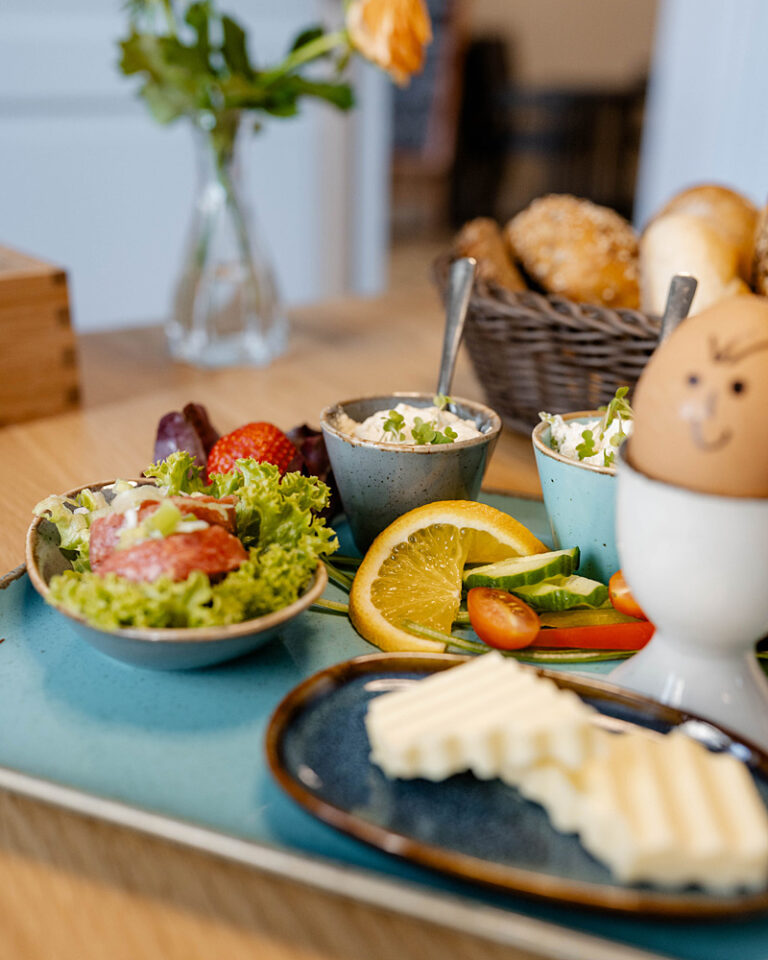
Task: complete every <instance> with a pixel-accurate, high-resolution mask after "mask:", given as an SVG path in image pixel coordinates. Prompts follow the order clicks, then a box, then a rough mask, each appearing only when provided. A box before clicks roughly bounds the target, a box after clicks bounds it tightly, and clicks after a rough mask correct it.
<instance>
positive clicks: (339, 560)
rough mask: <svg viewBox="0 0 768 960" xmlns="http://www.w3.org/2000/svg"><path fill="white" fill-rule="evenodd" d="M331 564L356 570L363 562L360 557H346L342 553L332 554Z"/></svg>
mask: <svg viewBox="0 0 768 960" xmlns="http://www.w3.org/2000/svg"><path fill="white" fill-rule="evenodd" d="M333 562H334V564H336V566H337V567H354V568H355V569H357V568H358V567H359V566H360V564H361V563H362V562H363V561H362V559H361V558H360V557H348V556H345V554H343V553H334V555H333Z"/></svg>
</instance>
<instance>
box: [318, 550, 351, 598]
mask: <svg viewBox="0 0 768 960" xmlns="http://www.w3.org/2000/svg"><path fill="white" fill-rule="evenodd" d="M323 563H324V564H325V569H326V570H327V571H328V579H329V580H330V581H331V582H332V583H335V584H336V586H337V587H341V589H342V590H346V591H347V593H349V591H350V588H351V587H352V577H350V576H349V574H347V573H344V571H343V570H337V569H336V567H334V565H333V564H332V563H331V562H330V561H329V560H326V559H325V557H323Z"/></svg>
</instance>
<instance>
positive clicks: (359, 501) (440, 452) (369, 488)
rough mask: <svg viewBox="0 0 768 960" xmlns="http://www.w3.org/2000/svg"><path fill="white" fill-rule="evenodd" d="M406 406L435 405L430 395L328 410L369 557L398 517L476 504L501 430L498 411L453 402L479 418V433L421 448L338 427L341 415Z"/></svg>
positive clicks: (341, 481)
mask: <svg viewBox="0 0 768 960" xmlns="http://www.w3.org/2000/svg"><path fill="white" fill-rule="evenodd" d="M400 402H403V403H407V404H410V405H411V406H414V407H430V406H432V404H433V397H432V394H426V393H391V394H382V395H379V396H376V397H364V398H362V399H359V400H346V401H344V402H342V403H336V404H334V405H333V406H330V407H327V408H326V409H325V410H323V412H322V414H321V417H320V422H321V426H322V428H323V435H324V436H325V444H326V447H327V448H328V457H329V459H330V461H331V467H332V468H333V475H334V477H335V479H336V484H337V486H338V488H339V494H340V496H341V502H342V505H343V507H344V512H345V513H346V515H347V519H348V521H349V526H350V529H351V530H352V536H353V537H354V540H355V544H356V546H357V548H358V550H360V551H361V552H365V551H366V550H367V549H368V547H369V546H370V545H371V543H372V542H373V540H374V539H375V538H376V537H377V536H378V534H379V533H381V531H382V530H383V529H384V528H385V527H388V526H389V524H390V523H393V522H394V521H395V520H397V518H398V517H399V516H402V514H404V513H407V512H408V511H409V510H413V509H414V508H415V507H421V506H423V505H424V504H426V503H433V502H434V501H436V500H476V499H477V495H478V494H479V492H480V484H481V483H482V480H483V474H484V473H485V468H486V466H487V465H488V461H489V459H490V456H491V453H492V452H493V448H494V446H495V445H496V441H497V439H498V437H499V433H500V431H501V420H500V419H499V416H498V414H496V413H494V411H493V410H491V409H490V408H489V407H486V406H484V405H483V404H482V403H476V402H474V401H472V400H461V399H459V398H457V397H454V398H452V401H451V406H450V409H451V412H452V413H455V414H456V415H457V416H459V417H461V418H462V419H465V420H472V421H474V423H475V425H476V427H477V429H478V430H480V436H478V437H473V438H471V439H469V440H460V441H457V442H455V443H445V444H438V445H436V446H431V445H417V444H405V443H384V442H379V441H374V440H359V439H357V438H356V437H351V436H349V434H347V433H345V432H344V431H343V430H342V429H340V426H339V421H340V418H341V414H346V415H347V416H348V417H351V418H352V419H353V420H356V421H357V422H358V423H360V422H362V421H363V420H365V419H366V418H367V417H369V416H370V415H371V414H373V413H376V412H377V411H378V410H387V409H390V408H391V407H394V406H396V405H397V404H398V403H400Z"/></svg>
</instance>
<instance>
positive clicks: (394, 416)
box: [384, 410, 405, 440]
mask: <svg viewBox="0 0 768 960" xmlns="http://www.w3.org/2000/svg"><path fill="white" fill-rule="evenodd" d="M404 426H405V417H404V416H403V415H402V413H398V412H397V410H390V411H389V417H388V418H387V419H386V420H385V421H384V432H385V433H391V434H393V435H394V436H395V437H397V439H398V440H405V434H404V433H403V432H402V430H403V427H404Z"/></svg>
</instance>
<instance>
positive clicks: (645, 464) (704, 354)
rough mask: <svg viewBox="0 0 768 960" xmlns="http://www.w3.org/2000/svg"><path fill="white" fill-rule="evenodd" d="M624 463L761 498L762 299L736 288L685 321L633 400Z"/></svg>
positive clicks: (767, 350) (766, 493) (669, 479)
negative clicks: (729, 295)
mask: <svg viewBox="0 0 768 960" xmlns="http://www.w3.org/2000/svg"><path fill="white" fill-rule="evenodd" d="M632 406H633V408H634V411H635V422H634V428H633V433H632V437H631V438H630V440H629V441H628V446H627V457H628V459H629V462H630V463H631V464H632V466H633V467H635V469H636V470H639V471H640V472H641V473H645V474H646V475H647V476H649V477H653V478H655V479H657V480H663V481H665V482H666V483H670V484H674V485H675V486H678V487H685V488H687V489H690V490H698V491H701V492H703V493H714V494H720V495H722V496H728V497H768V298H764V297H756V296H740V297H734V298H733V299H730V300H723V301H721V302H720V303H718V304H717V305H716V306H713V307H711V308H710V309H708V310H705V311H704V312H703V313H700V314H698V315H696V316H694V317H690V318H689V319H687V320H684V321H683V322H682V323H681V324H680V326H679V327H678V328H677V329H676V330H675V332H674V333H673V334H672V335H671V336H670V337H669V338H668V339H667V340H666V341H665V342H664V343H663V344H661V346H660V347H659V348H658V349H657V350H656V352H655V353H654V354H653V356H652V357H651V359H650V361H649V362H648V366H647V367H646V368H645V370H644V372H643V374H642V376H641V377H640V380H639V381H638V384H637V388H636V390H635V395H634V399H633V403H632Z"/></svg>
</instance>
